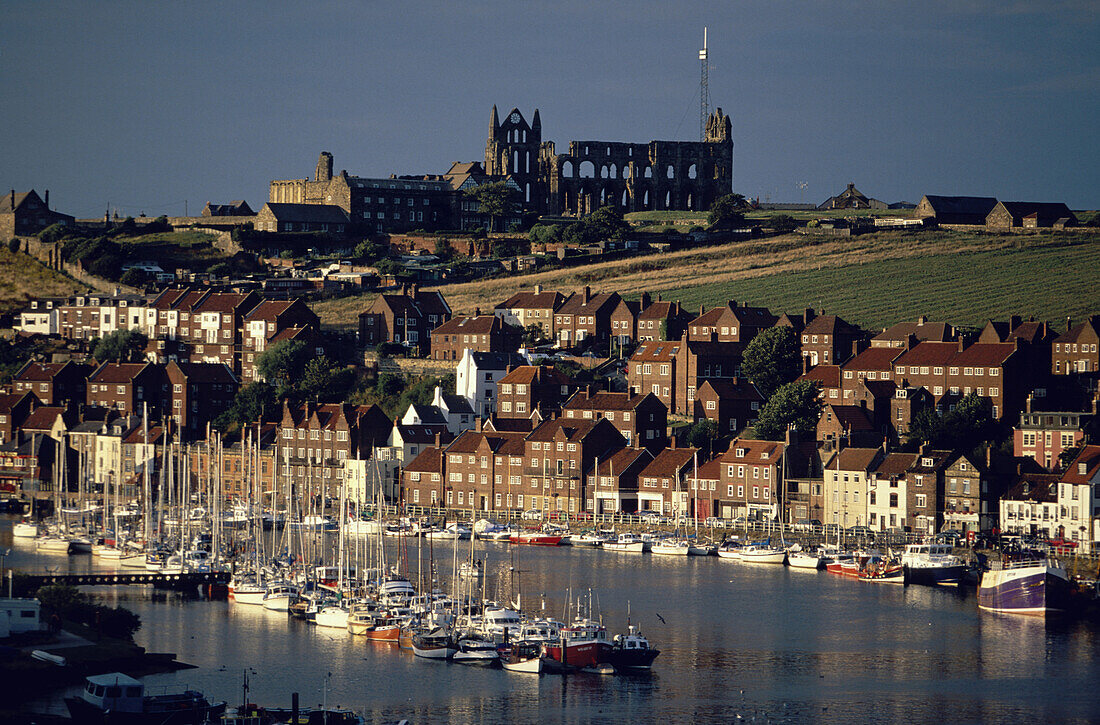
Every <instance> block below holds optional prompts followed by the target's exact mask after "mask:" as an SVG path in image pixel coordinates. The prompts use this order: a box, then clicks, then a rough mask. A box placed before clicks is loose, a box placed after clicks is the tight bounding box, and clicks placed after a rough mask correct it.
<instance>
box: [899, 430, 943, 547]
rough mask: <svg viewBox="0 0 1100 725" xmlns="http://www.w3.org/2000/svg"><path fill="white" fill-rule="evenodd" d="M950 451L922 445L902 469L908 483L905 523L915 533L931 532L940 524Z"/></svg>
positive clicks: (938, 529) (935, 530)
mask: <svg viewBox="0 0 1100 725" xmlns="http://www.w3.org/2000/svg"><path fill="white" fill-rule="evenodd" d="M951 455H952V454H951V451H936V450H932V449H931V448H930V447H929V446H922V447H921V450H920V451H919V452H918V453H917V456H916V457H915V458H914V459H913V463H912V464H911V465H910V466H909V469H908V470H907V471H906V472H905V478H906V482H907V483H908V486H907V488H908V491H907V493H908V497H907V500H906V506H907V511H906V514H907V515H906V526H908V527H909V530H910V531H915V532H916V533H918V534H919V533H926V534H934V533H936V532H938V531H940V529H941V527H942V526H943V515H944V484H945V480H944V472H945V471H946V469H947V465H948V463H949V462H950V461H951Z"/></svg>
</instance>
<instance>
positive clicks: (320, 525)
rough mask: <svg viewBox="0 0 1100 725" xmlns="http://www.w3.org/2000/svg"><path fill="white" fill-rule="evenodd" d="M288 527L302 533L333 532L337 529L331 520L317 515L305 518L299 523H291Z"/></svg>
mask: <svg viewBox="0 0 1100 725" xmlns="http://www.w3.org/2000/svg"><path fill="white" fill-rule="evenodd" d="M290 525H291V527H293V528H296V529H301V530H302V531H335V530H336V528H337V526H336V524H335V523H334V522H333V520H332V519H330V518H329V517H327V516H319V515H317V514H311V515H309V516H306V517H305V518H303V519H302V520H301V521H292V522H291V523H290Z"/></svg>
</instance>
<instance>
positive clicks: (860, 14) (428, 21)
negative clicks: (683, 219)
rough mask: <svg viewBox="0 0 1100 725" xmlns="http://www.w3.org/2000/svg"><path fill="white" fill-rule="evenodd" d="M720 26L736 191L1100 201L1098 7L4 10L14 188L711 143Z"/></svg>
mask: <svg viewBox="0 0 1100 725" xmlns="http://www.w3.org/2000/svg"><path fill="white" fill-rule="evenodd" d="M704 26H706V27H708V28H709V31H708V36H709V47H710V61H709V63H710V67H709V88H710V99H711V105H712V107H713V106H720V107H722V109H723V110H724V111H725V112H726V113H728V114H729V115H730V116H731V117H732V122H733V138H734V183H733V186H734V191H736V192H738V193H741V194H745V195H746V196H749V197H754V198H759V199H760V200H761V201H765V200H768V201H783V202H799V201H806V202H809V201H814V202H820V201H823V200H824V199H826V198H827V197H829V196H832V195H833V194H837V193H839V192H840V191H842V190H843V189H844V188H845V186H846V185H847V184H848V183H850V182H851V183H854V184H855V185H856V187H857V188H858V189H859V190H860V191H862V192H863V193H865V194H866V195H868V196H871V197H875V198H878V199H882V200H884V201H888V202H893V201H903V200H904V201H910V202H916V201H919V199H920V197H921V196H922V195H924V194H966V195H975V196H995V197H998V198H1000V199H1002V200H1011V201H1065V202H1066V203H1068V204H1069V205H1070V207H1071V208H1074V209H1096V208H1098V207H1100V143H1098V133H1097V132H1098V131H1100V122H1098V119H1100V33H1098V30H1100V27H1098V26H1100V2H1096V1H1095V0H1070V1H1065V2H1062V1H1059V0H1046V1H1044V2H1038V1H1033V2H1015V1H1014V0H1000V1H993V0H969V1H968V0H961V1H960V0H943V1H928V2H921V1H919V0H917V1H909V2H900V1H893V0H875V1H871V0H863V1H861V2H856V1H853V0H833V1H832V2H819V1H814V2H794V1H785V0H759V1H758V0H738V1H737V2H732V1H725V2H698V1H691V0H660V1H653V0H621V1H618V0H617V1H613V2H610V1H605V2H594V1H593V0H564V1H561V2H556V1H553V0H551V1H546V0H544V1H543V2H526V1H524V0H508V1H496V0H462V1H461V2H455V1H453V0H437V1H428V0H424V1H422V2H418V1H417V0H405V1H399V2H378V1H374V0H361V1H360V2H350V1H336V0H332V1H325V0H312V1H311V2H294V3H282V2H278V1H276V0H273V1H270V2H178V3H164V2H145V1H144V0H142V1H140V2H115V1H112V0H99V1H97V2H51V1H49V0H26V1H24V0H4V2H3V4H2V6H0V128H2V129H3V132H2V133H0V188H3V189H4V190H5V191H6V190H7V189H10V188H14V189H16V190H17V191H25V190H27V189H30V188H34V189H37V190H38V191H39V193H40V194H41V193H42V192H43V190H45V189H49V190H50V202H51V206H52V207H53V208H55V209H57V210H59V211H63V212H66V213H70V214H74V215H76V216H77V217H94V216H102V214H103V212H104V210H105V209H107V208H108V207H109V208H111V209H112V210H117V211H118V212H119V213H120V214H123V215H135V216H136V215H137V214H140V213H142V212H144V213H145V214H147V215H150V216H154V215H159V214H168V215H182V214H184V213H185V211H188V212H190V213H191V214H197V213H198V212H199V211H200V210H201V208H202V205H203V204H204V203H205V202H206V201H213V202H215V203H221V202H227V201H229V200H233V199H242V198H243V199H245V200H247V201H248V202H249V204H250V205H252V207H253V208H254V209H259V208H260V206H262V204H263V202H264V201H266V200H267V188H268V187H267V185H268V182H269V181H270V180H272V179H289V178H305V177H307V176H312V174H313V170H314V167H315V166H316V163H317V156H318V154H319V153H320V152H321V151H322V150H324V151H330V152H332V153H333V155H334V156H335V169H336V170H337V171H339V170H340V169H346V170H347V171H348V173H349V174H351V175H358V176H388V175H389V174H393V173H395V174H425V173H436V174H440V173H443V172H445V171H446V170H447V169H448V168H449V166H450V164H451V163H452V162H454V161H474V160H477V161H480V160H483V158H484V151H485V140H486V136H487V134H488V124H489V115H490V110H491V108H492V106H493V104H496V105H497V106H498V108H499V110H500V113H501V116H502V117H503V115H504V114H505V113H507V111H508V110H510V109H511V108H512V107H518V108H519V109H520V110H521V111H522V112H523V113H524V115H525V116H526V117H527V118H528V120H530V118H531V114H532V113H533V111H534V109H535V108H536V107H537V108H538V109H539V110H540V115H541V117H542V126H543V139H544V140H549V141H554V142H555V144H556V146H557V150H558V152H559V153H562V152H564V151H565V150H566V147H567V146H568V142H569V141H570V140H606V141H632V142H639V143H645V142H648V141H651V140H667V141H674V140H695V139H698V135H699V76H700V62H699V59H698V51H699V48H700V47H701V46H702V40H703V28H704ZM803 185H804V188H803Z"/></svg>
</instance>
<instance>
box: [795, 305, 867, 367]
mask: <svg viewBox="0 0 1100 725" xmlns="http://www.w3.org/2000/svg"><path fill="white" fill-rule="evenodd" d="M862 339H863V330H861V329H859V328H858V327H856V326H855V325H851V324H849V323H847V322H845V321H844V320H843V319H842V318H840V317H837V316H836V315H817V316H815V317H814V318H813V319H811V320H810V321H809V322H808V323H806V326H805V327H803V328H802V332H801V334H800V335H799V340H800V343H801V349H802V357H803V358H805V359H807V360H808V361H809V364H810V365H811V366H814V365H829V364H832V365H836V364H838V363H841V362H843V361H844V360H845V359H847V358H848V357H849V356H851V355H852V351H853V350H854V349H855V348H856V344H857V343H858V342H859V341H861V340H862Z"/></svg>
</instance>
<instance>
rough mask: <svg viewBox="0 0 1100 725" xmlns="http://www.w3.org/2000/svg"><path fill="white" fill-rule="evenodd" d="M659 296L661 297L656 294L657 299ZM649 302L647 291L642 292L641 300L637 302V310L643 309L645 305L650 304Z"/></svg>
mask: <svg viewBox="0 0 1100 725" xmlns="http://www.w3.org/2000/svg"><path fill="white" fill-rule="evenodd" d="M660 298H661V297H660V295H658V296H657V299H660ZM650 304H652V302H650V298H649V293H648V292H643V293H642V298H641V301H640V302H639V303H638V310H639V311H642V310H645V309H646V308H647V307H649V306H650Z"/></svg>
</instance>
